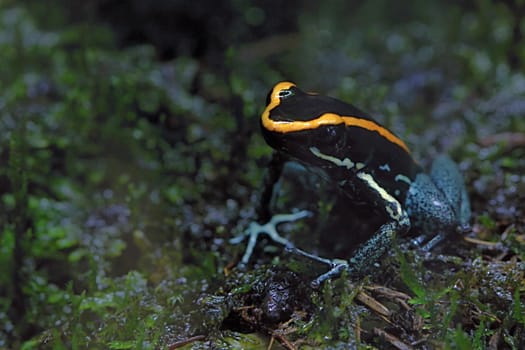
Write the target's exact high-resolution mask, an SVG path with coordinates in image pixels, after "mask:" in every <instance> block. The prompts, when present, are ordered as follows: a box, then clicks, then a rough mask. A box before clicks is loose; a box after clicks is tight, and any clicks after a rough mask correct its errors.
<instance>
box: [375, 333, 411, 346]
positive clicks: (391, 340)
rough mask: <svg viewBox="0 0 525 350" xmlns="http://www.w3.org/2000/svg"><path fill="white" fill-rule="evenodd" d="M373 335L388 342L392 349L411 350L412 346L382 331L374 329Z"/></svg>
mask: <svg viewBox="0 0 525 350" xmlns="http://www.w3.org/2000/svg"><path fill="white" fill-rule="evenodd" d="M374 334H376V335H378V336H380V337H383V338H385V340H386V341H387V342H389V343H390V344H392V345H393V346H394V347H396V348H398V349H399V350H411V349H413V347H412V346H410V345H408V344H406V343H404V342H402V341H401V340H399V338H397V337H395V336H393V335H392V334H390V333H387V332H385V331H384V330H382V329H379V328H374Z"/></svg>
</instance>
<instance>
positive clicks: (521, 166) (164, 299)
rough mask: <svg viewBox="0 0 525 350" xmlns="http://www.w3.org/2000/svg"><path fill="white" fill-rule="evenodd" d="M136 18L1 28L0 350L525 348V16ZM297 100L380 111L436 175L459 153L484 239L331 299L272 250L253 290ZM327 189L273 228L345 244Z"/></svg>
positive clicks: (346, 288)
mask: <svg viewBox="0 0 525 350" xmlns="http://www.w3.org/2000/svg"><path fill="white" fill-rule="evenodd" d="M115 3H116V2H111V1H106V2H104V1H95V0H93V1H87V2H85V4H84V5H83V6H82V7H81V8H77V7H75V6H71V5H68V2H62V1H59V0H56V1H52V2H49V3H46V5H45V6H43V5H42V3H41V2H38V1H36V2H35V1H24V2H13V1H7V2H5V3H3V4H2V5H1V6H0V10H1V12H0V51H1V52H2V65H0V87H1V90H0V91H1V93H0V106H1V108H0V131H1V132H0V160H1V161H2V163H1V164H2V167H1V168H0V195H1V201H0V224H1V226H0V348H22V349H33V348H35V349H36V348H52V349H62V348H74V349H78V348H90V349H91V348H101V349H102V348H111V349H131V348H171V349H173V348H180V347H185V348H194V349H199V348H203V349H205V348H206V349H207V348H244V349H246V348H267V347H268V346H269V344H271V347H272V348H279V347H284V348H309V347H310V348H341V349H346V348H397V349H411V348H416V349H434V348H450V349H472V348H476V349H478V348H479V349H483V348H487V349H500V348H504V349H506V348H508V349H520V348H523V347H525V294H524V293H525V284H524V276H523V274H524V272H523V271H524V267H525V266H524V255H525V243H524V241H525V221H524V217H525V216H524V211H525V200H524V195H523V193H525V175H523V174H525V118H524V114H525V104H524V102H523V101H525V75H523V69H524V65H523V62H524V61H525V60H524V59H525V51H524V50H525V49H524V48H525V43H524V42H523V38H522V37H523V34H522V33H523V26H522V25H520V18H521V14H523V13H524V11H525V9H524V8H523V5H521V4H520V2H506V3H492V2H489V1H476V2H475V3H473V4H472V5H466V4H461V5H457V4H455V3H442V2H437V1H436V2H424V5H422V4H423V3H420V2H416V1H414V2H413V3H411V4H409V5H408V4H407V6H406V7H400V8H397V7H395V8H394V7H392V6H390V5H389V2H387V1H378V0H376V1H368V2H363V3H359V4H357V3H356V4H349V3H347V2H344V1H335V2H328V3H326V4H323V5H316V6H304V5H299V4H295V3H291V2H288V3H287V4H286V6H283V7H280V11H277V12H276V11H275V7H272V6H277V4H273V3H272V4H263V3H260V4H259V3H250V2H245V1H240V2H239V1H232V2H224V3H223V4H221V6H215V5H208V7H206V6H205V7H204V8H206V9H207V10H201V8H202V6H201V5H202V4H193V5H192V6H188V7H184V10H183V12H182V13H181V12H177V11H174V9H173V8H171V7H170V6H171V5H169V2H163V1H154V2H152V3H151V4H150V5H148V6H146V7H140V6H138V5H137V4H138V3H139V2H135V1H130V2H129V4H128V5H129V6H130V7H129V8H127V9H126V11H129V12H126V13H127V14H128V15H129V17H128V18H129V21H128V22H126V21H124V22H122V21H121V20H122V17H123V16H121V14H122V13H123V12H122V11H124V9H123V8H119V7H118V6H116V5H115ZM270 5H271V6H270ZM213 6H215V8H214V11H212V10H211V8H212V7H213ZM140 9H142V10H140ZM170 9H171V10H172V11H174V12H169V11H170ZM119 11H120V12H119ZM141 11H142V12H141ZM159 13H167V14H172V16H175V17H169V16H166V17H167V18H166V19H165V20H164V18H165V17H164V16H160V15H159ZM177 13H178V14H179V16H181V17H176V16H177ZM213 13H215V14H216V17H214V16H213ZM148 14H149V15H148ZM199 16H200V17H199ZM444 17H446V18H444ZM174 18H175V19H180V18H191V19H192V21H193V22H192V26H194V27H195V26H196V27H198V28H199V29H200V31H199V33H201V34H199V36H197V37H194V36H193V33H192V32H191V30H190V31H188V28H189V27H188V25H186V26H182V25H180V23H182V22H181V21H175V20H174ZM157 19H158V21H157ZM225 19H226V20H225ZM108 23H109V24H108ZM165 23H168V25H172V26H174V27H169V28H168V29H170V30H171V31H170V30H166V28H164V27H163V25H164V24H165ZM190 27H191V26H190ZM141 29H142V30H143V31H142V32H141V31H140V30H141ZM136 33H141V34H140V35H136ZM170 33H171V34H170ZM283 79H286V80H292V81H295V82H296V83H298V84H299V85H300V86H301V87H304V88H305V89H308V90H316V91H320V92H322V93H324V94H327V95H332V96H337V97H339V98H340V99H343V100H346V101H350V102H352V103H353V104H355V105H358V106H359V107H361V108H362V109H363V110H366V111H369V112H370V113H371V114H372V115H374V116H376V118H377V119H378V120H379V121H381V122H382V123H383V124H385V125H388V126H390V127H391V128H392V129H393V130H395V132H396V133H397V134H398V135H400V136H401V137H402V138H403V139H404V140H406V141H407V143H408V144H409V146H410V148H411V149H412V150H413V153H414V156H415V158H416V159H418V160H420V161H421V163H422V165H424V166H427V165H428V164H429V163H430V160H431V159H432V158H433V156H435V155H436V154H438V153H441V152H447V153H449V154H451V155H452V157H453V158H454V159H455V160H457V161H458V163H459V165H460V167H461V170H462V172H463V173H464V174H465V180H466V183H467V187H468V192H469V195H470V198H471V202H472V208H473V218H472V230H471V231H469V232H468V233H467V234H466V237H465V239H459V240H457V241H453V242H449V243H447V244H445V245H444V247H442V248H440V249H439V250H438V251H436V252H432V253H431V254H424V253H422V252H419V251H417V250H414V249H410V248H408V247H406V244H405V243H404V241H403V240H402V239H400V240H399V244H398V246H396V247H393V249H392V251H391V252H390V253H389V254H388V256H386V257H384V259H382V260H381V261H380V262H379V264H380V266H378V267H373V268H372V270H371V272H370V273H369V274H367V275H366V276H365V277H364V278H362V279H349V278H341V279H338V280H333V281H330V282H328V283H326V284H325V285H324V286H323V288H322V289H321V290H312V289H310V287H309V284H308V282H309V280H310V276H311V275H312V273H313V272H314V270H315V269H317V267H316V266H310V265H306V264H305V262H303V261H297V259H295V258H294V257H293V256H289V255H287V254H285V253H283V251H282V249H281V247H276V246H273V245H271V244H269V245H266V246H264V244H263V242H261V243H260V244H259V245H258V246H257V251H256V254H255V256H254V259H253V261H252V264H251V265H249V266H248V267H247V268H246V269H244V270H242V269H239V268H236V267H235V263H236V262H238V260H239V257H240V256H241V254H242V249H243V246H233V245H231V244H229V243H228V241H229V239H230V238H231V237H233V236H234V235H236V234H238V233H239V232H241V231H242V230H243V229H244V228H246V227H247V225H248V224H249V222H250V221H251V220H253V219H255V217H256V214H255V208H256V206H257V193H258V191H259V189H260V184H261V181H262V177H263V173H264V168H265V164H266V162H267V161H268V159H269V157H270V154H271V150H270V148H269V147H268V146H266V145H265V143H264V141H263V140H262V138H261V137H260V135H259V131H258V114H259V113H260V111H261V110H262V108H263V106H264V101H265V95H266V93H267V90H268V89H269V88H270V87H271V86H272V85H273V84H274V83H275V82H276V81H279V80H283ZM308 181H311V178H310V177H309V175H307V173H303V178H301V179H298V181H297V182H296V183H292V184H290V183H288V184H287V183H286V181H285V182H284V183H283V188H282V191H281V195H280V199H279V201H278V202H277V203H276V207H275V208H274V209H275V210H277V211H286V212H289V211H291V210H292V209H297V208H301V209H310V210H313V211H315V212H317V213H318V214H319V217H318V218H319V220H320V221H323V220H324V221H323V222H326V221H327V220H330V218H329V217H328V216H327V213H329V212H330V208H331V206H332V205H333V202H332V201H333V199H334V198H333V196H331V193H332V192H330V191H327V192H325V193H324V194H321V195H320V194H318V193H313V194H312V193H308V192H307V191H302V190H301V188H304V187H301V186H304V185H305V184H306V183H308ZM298 189H299V190H298ZM309 220H312V219H309ZM312 225H314V226H315V225H320V223H319V222H315V221H303V222H298V223H297V224H296V225H291V226H288V227H284V228H283V230H284V231H285V232H288V233H290V234H294V232H295V233H296V234H297V233H303V237H304V235H305V233H307V234H311V232H312V231H308V230H309V227H311V226H312ZM308 237H309V238H310V236H308ZM283 317H284V318H285V319H282V318H283Z"/></svg>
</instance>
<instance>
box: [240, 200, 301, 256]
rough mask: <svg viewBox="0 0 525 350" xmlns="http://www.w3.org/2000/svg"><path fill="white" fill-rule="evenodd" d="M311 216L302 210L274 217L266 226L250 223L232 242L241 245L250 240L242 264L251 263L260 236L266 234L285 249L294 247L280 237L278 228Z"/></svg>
mask: <svg viewBox="0 0 525 350" xmlns="http://www.w3.org/2000/svg"><path fill="white" fill-rule="evenodd" d="M309 215H310V212H309V211H307V210H302V211H299V212H297V213H293V214H278V215H274V216H273V217H272V218H271V219H270V221H268V222H267V223H265V224H262V225H261V224H259V223H257V222H255V221H253V222H252V223H250V226H248V228H247V229H246V230H245V231H244V232H243V233H242V234H240V235H239V236H237V237H234V238H232V239H231V240H230V243H231V244H239V243H241V242H242V241H244V240H245V239H246V238H248V244H247V245H246V250H245V251H244V255H243V257H242V259H241V263H242V264H247V263H248V262H249V261H250V257H251V256H252V254H253V249H254V248H255V244H256V243H257V239H258V238H259V235H261V234H265V235H267V236H268V237H270V239H272V240H273V241H274V242H276V243H279V244H282V245H283V246H285V247H289V248H290V247H292V246H293V244H292V242H290V241H289V240H288V239H286V238H284V237H283V236H281V235H279V233H278V232H277V226H278V225H279V224H281V223H284V222H291V221H295V220H299V219H302V218H305V217H307V216H309Z"/></svg>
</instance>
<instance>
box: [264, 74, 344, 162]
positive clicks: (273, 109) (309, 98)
mask: <svg viewBox="0 0 525 350" xmlns="http://www.w3.org/2000/svg"><path fill="white" fill-rule="evenodd" d="M339 103H341V102H340V101H338V100H336V99H333V98H331V97H326V96H320V95H317V94H314V93H307V92H304V91H302V90H300V89H299V88H298V87H297V86H296V85H295V84H294V83H291V82H280V83H277V84H276V85H275V86H274V87H273V89H272V90H271V91H270V92H269V93H268V97H267V99H266V109H265V110H264V112H263V113H262V116H261V128H262V132H263V136H264V138H265V140H266V142H267V143H268V144H269V145H270V146H271V147H272V148H274V149H276V150H278V151H280V152H283V153H284V154H287V155H289V156H291V157H293V158H296V159H298V160H300V161H302V162H305V163H308V164H310V165H315V164H316V163H318V162H319V159H318V158H317V157H315V156H313V155H312V151H311V149H312V148H315V149H320V150H326V151H327V152H336V151H337V150H338V149H341V148H342V147H344V144H345V137H346V133H345V122H344V120H343V119H342V118H341V116H340V115H339V114H338V113H337V108H338V104H339ZM347 106H348V105H347ZM339 107H340V106H339Z"/></svg>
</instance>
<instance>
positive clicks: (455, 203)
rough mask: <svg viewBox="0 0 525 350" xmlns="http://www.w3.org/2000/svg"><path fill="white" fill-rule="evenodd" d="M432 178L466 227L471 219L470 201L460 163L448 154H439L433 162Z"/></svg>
mask: <svg viewBox="0 0 525 350" xmlns="http://www.w3.org/2000/svg"><path fill="white" fill-rule="evenodd" d="M430 178H431V179H432V182H434V184H435V185H436V187H437V188H438V189H439V190H440V191H441V192H443V194H444V195H445V197H446V198H447V199H448V201H449V203H450V204H451V205H452V208H453V210H454V213H455V214H456V218H457V219H458V221H459V224H460V225H461V226H462V227H461V228H458V229H460V230H463V229H465V228H466V227H468V225H469V221H470V215H471V212H470V201H469V198H468V195H467V189H466V187H465V181H464V180H463V175H462V174H461V172H460V171H459V168H458V165H457V164H456V163H455V162H454V161H453V160H452V159H450V157H449V156H447V155H440V156H438V157H437V158H436V159H435V160H434V162H433V163H432V169H431V170H430Z"/></svg>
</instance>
